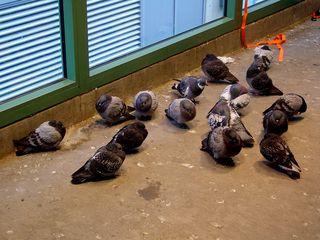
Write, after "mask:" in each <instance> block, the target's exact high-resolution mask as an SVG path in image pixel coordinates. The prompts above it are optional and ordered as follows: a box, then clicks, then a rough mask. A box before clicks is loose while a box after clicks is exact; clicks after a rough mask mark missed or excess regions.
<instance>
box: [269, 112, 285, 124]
mask: <svg viewBox="0 0 320 240" xmlns="http://www.w3.org/2000/svg"><path fill="white" fill-rule="evenodd" d="M270 120H271V121H272V122H273V123H275V124H276V125H279V124H280V123H281V122H284V121H286V122H288V118H287V115H286V114H285V113H284V112H282V111H280V110H274V111H273V112H272V114H271V116H270Z"/></svg>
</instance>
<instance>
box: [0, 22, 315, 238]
mask: <svg viewBox="0 0 320 240" xmlns="http://www.w3.org/2000/svg"><path fill="white" fill-rule="evenodd" d="M285 34H286V36H287V39H288V40H287V42H286V43H285V45H284V48H285V60H284V62H283V63H282V64H279V63H278V62H277V60H276V58H275V61H274V63H273V64H272V67H271V69H270V70H269V75H270V77H271V78H272V79H273V80H274V83H275V85H276V86H278V87H279V88H280V89H281V90H283V91H284V92H285V93H289V92H294V93H298V94H300V95H302V96H304V97H305V99H306V101H307V104H308V110H307V112H306V113H305V114H303V117H304V118H303V119H302V120H301V121H296V122H291V123H290V126H289V131H288V132H287V133H285V134H284V138H285V139H286V141H287V142H288V144H289V146H290V148H291V150H292V152H293V153H294V155H295V157H296V159H297V161H298V162H299V164H300V166H301V167H302V174H301V179H299V180H292V179H290V178H289V177H288V176H286V175H284V174H282V173H279V172H276V171H274V170H273V169H271V168H269V167H267V166H266V165H265V164H263V157H262V156H261V155H260V153H259V141H260V139H261V133H262V122H261V120H262V115H261V113H262V111H263V110H264V109H265V108H266V107H268V106H269V105H270V104H271V103H272V102H273V101H274V100H275V99H277V97H252V101H251V103H250V105H249V109H248V110H247V112H246V115H245V116H244V117H243V122H244V123H245V125H246V126H247V128H248V129H249V131H250V132H251V133H252V135H253V136H254V138H255V141H256V143H255V146H254V147H253V148H250V149H243V150H242V151H241V153H240V154H239V155H238V156H236V157H235V158H234V160H235V161H236V166H235V167H232V168H228V167H223V166H221V165H217V164H216V163H215V161H214V160H213V159H212V158H211V157H210V156H209V155H208V154H206V153H205V152H202V151H200V150H199V149H200V146H201V144H200V143H201V140H202V139H203V138H204V136H205V135H206V133H207V132H208V130H209V127H208V125H207V122H206V118H205V116H206V113H207V111H208V110H209V109H210V108H211V107H212V106H213V105H214V104H215V102H216V101H217V99H218V96H219V94H220V93H221V91H222V90H223V89H224V87H225V86H226V85H224V84H210V85H209V86H208V87H207V88H206V89H205V90H204V93H203V95H201V96H200V97H199V98H198V100H199V101H200V104H199V105H197V116H196V118H195V119H194V120H193V121H192V122H191V123H190V124H189V126H190V128H191V129H190V130H183V129H178V128H176V127H175V126H173V125H171V124H170V122H169V121H168V120H167V119H166V118H165V116H164V114H163V113H164V109H165V108H166V107H167V106H168V104H169V103H170V101H171V100H172V99H174V98H175V97H176V95H175V94H174V93H172V92H171V90H170V89H171V85H172V82H168V83H167V84H164V85H162V86H161V87H159V88H156V89H153V90H154V91H155V92H156V93H157V94H158V97H159V100H160V104H159V108H158V111H157V114H156V116H155V117H154V119H153V120H152V121H149V122H147V123H146V125H147V129H148V130H149V136H148V138H147V139H146V141H145V142H144V144H143V146H142V147H141V149H140V152H139V153H137V154H134V155H128V156H127V158H126V160H125V162H124V164H123V166H122V168H121V171H120V172H119V176H118V177H117V178H116V179H113V180H109V181H102V182H95V183H86V184H82V185H72V184H71V183H70V175H71V174H72V173H73V172H74V171H75V170H77V169H78V168H79V167H80V166H81V165H82V164H83V163H84V162H85V161H86V160H87V159H88V158H89V157H90V156H91V155H92V154H93V153H94V152H95V151H96V149H97V148H98V147H100V146H101V145H103V144H104V143H106V142H107V141H108V140H109V139H110V138H111V137H112V135H113V134H114V133H115V132H116V131H117V130H118V129H119V128H120V127H122V126H123V125H125V124H122V125H120V126H115V127H112V128H104V127H101V126H98V125H96V124H95V121H96V120H98V119H99V116H95V117H94V118H92V119H89V120H87V121H85V122H81V123H80V124H78V125H76V126H73V127H71V128H69V129H68V133H67V135H66V137H65V139H64V141H63V143H62V146H61V150H59V151H56V152H48V153H39V154H32V155H27V156H23V157H16V156H15V155H14V154H13V153H12V154H10V155H8V156H6V157H4V158H2V159H1V161H0V169H1V171H0V185H1V187H0V192H1V195H0V199H1V205H2V207H1V210H0V216H1V217H0V220H1V221H0V239H15V240H17V239H30V240H31V239H32V240H35V239H41V240H46V239H68V240H69V239H72V240H73V239H86V240H87V239H131V240H133V239H190V240H191V239H193V240H195V239H216V240H218V239H219V240H227V239H233V240H234V239H241V240H242V239H243V240H244V239H245V240H251V239H252V240H255V239H269V240H272V239H274V240H279V239H320V188H319V185H318V182H319V176H320V161H319V159H318V157H319V155H320V148H319V136H320V130H319V129H320V123H319V121H318V117H320V112H319V109H320V104H319V99H320V96H319V89H320V82H319V80H320V79H319V73H320V58H319V56H320V21H317V22H311V21H309V20H308V21H306V22H304V23H302V24H300V25H297V26H295V27H294V28H292V29H289V30H288V31H287V32H285ZM273 50H274V53H275V55H276V56H277V49H276V48H275V47H273ZM228 56H231V57H234V58H235V62H234V63H231V64H229V67H230V69H231V71H232V72H233V73H234V74H235V75H236V76H238V77H239V79H240V81H241V83H243V84H246V82H245V72H246V70H247V68H248V66H249V64H250V63H251V61H252V57H253V50H252V49H248V50H241V51H238V52H234V53H232V54H228ZM190 61H192V59H190ZM199 64H200V63H199ZM188 74H190V75H191V74H195V75H201V71H200V70H199V69H195V70H194V71H192V72H188V73H186V75H188ZM92 107H94V106H92Z"/></svg>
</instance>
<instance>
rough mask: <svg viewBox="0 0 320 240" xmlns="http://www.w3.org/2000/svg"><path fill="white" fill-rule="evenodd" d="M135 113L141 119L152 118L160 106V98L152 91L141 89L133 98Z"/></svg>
mask: <svg viewBox="0 0 320 240" xmlns="http://www.w3.org/2000/svg"><path fill="white" fill-rule="evenodd" d="M133 106H134V108H135V110H136V111H135V115H136V117H137V118H138V119H140V120H151V117H152V114H153V113H154V111H155V110H156V109H157V107H158V100H157V98H156V95H155V94H154V93H153V92H152V91H140V92H138V93H137V94H136V95H135V97H134V100H133Z"/></svg>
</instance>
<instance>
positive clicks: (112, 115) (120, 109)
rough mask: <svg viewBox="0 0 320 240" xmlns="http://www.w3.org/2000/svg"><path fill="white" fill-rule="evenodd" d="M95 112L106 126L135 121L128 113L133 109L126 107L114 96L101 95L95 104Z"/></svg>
mask: <svg viewBox="0 0 320 240" xmlns="http://www.w3.org/2000/svg"><path fill="white" fill-rule="evenodd" d="M96 110H97V112H98V113H99V114H100V116H101V117H102V118H103V119H104V120H105V121H106V123H107V125H108V126H112V125H115V124H118V123H121V122H124V121H126V120H131V119H135V117H134V116H133V115H131V114H130V113H129V111H133V110H134V108H133V107H129V106H126V104H125V103H124V102H123V101H122V100H121V98H119V97H115V96H110V95H106V94H104V95H101V96H100V97H99V99H98V100H97V102H96Z"/></svg>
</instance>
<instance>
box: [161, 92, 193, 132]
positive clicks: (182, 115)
mask: <svg viewBox="0 0 320 240" xmlns="http://www.w3.org/2000/svg"><path fill="white" fill-rule="evenodd" d="M165 113H166V117H167V118H168V119H169V120H171V121H173V122H174V123H176V125H178V127H180V128H188V126H187V125H186V124H185V123H186V122H189V121H191V120H192V119H194V118H195V116H196V108H195V105H194V103H193V102H192V101H191V100H189V99H187V98H179V99H175V100H173V101H172V102H171V103H170V105H169V107H168V109H165Z"/></svg>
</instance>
